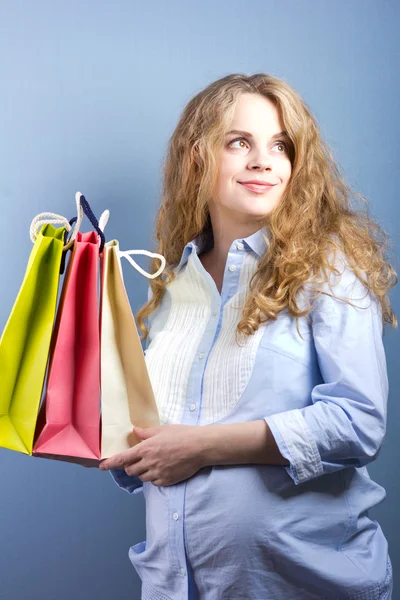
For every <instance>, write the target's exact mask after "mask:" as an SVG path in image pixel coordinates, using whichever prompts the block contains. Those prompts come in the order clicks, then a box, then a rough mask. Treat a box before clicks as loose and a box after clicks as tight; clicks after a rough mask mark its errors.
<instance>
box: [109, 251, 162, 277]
mask: <svg viewBox="0 0 400 600" xmlns="http://www.w3.org/2000/svg"><path fill="white" fill-rule="evenodd" d="M118 254H119V256H120V257H124V258H126V260H127V261H129V262H130V263H131V265H132V266H133V267H135V269H136V270H137V271H139V272H140V273H142V275H144V276H145V277H147V278H148V279H154V278H155V277H158V275H160V273H162V272H163V271H164V268H165V263H166V260H165V258H164V256H163V255H162V254H157V252H149V251H148V250H120V251H119V252H118ZM130 254H145V255H146V256H150V257H153V258H159V259H160V260H161V266H160V268H159V269H158V271H156V272H155V273H148V272H147V271H144V270H143V269H142V267H140V266H139V265H138V264H137V262H136V261H134V260H133V258H131V256H130Z"/></svg>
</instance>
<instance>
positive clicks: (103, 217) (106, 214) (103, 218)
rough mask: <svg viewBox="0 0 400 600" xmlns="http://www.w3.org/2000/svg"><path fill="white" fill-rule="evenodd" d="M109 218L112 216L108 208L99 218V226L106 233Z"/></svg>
mask: <svg viewBox="0 0 400 600" xmlns="http://www.w3.org/2000/svg"><path fill="white" fill-rule="evenodd" d="M109 218H110V211H109V210H108V209H107V210H105V211H103V212H102V213H101V216H100V219H99V228H100V229H101V230H102V231H103V233H104V229H105V228H106V225H107V223H108V219H109Z"/></svg>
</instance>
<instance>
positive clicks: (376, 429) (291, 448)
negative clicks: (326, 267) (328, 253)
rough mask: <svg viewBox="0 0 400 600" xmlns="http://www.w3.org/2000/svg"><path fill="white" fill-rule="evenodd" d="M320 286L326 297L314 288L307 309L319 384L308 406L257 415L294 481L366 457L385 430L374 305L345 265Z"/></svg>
mask: <svg viewBox="0 0 400 600" xmlns="http://www.w3.org/2000/svg"><path fill="white" fill-rule="evenodd" d="M334 278H336V275H335V276H334ZM330 281H331V279H330ZM324 286H325V287H323V292H325V291H328V292H329V294H332V293H333V294H334V297H332V296H330V295H328V294H326V293H322V294H321V295H320V296H318V298H317V299H316V300H315V303H314V306H313V309H312V313H311V318H312V332H313V339H314V344H315V349H316V354H317V359H318V365H319V368H320V371H321V375H322V379H323V383H320V384H318V385H316V386H315V387H314V388H313V390H312V392H311V404H310V405H308V406H306V407H304V408H301V409H293V410H290V411H285V412H282V413H278V414H274V415H270V416H268V417H265V418H264V420H265V421H266V423H267V424H268V426H269V427H270V429H271V432H272V434H273V436H274V438H275V441H276V443H277V445H278V447H279V450H280V452H281V454H282V456H284V457H285V458H286V459H287V460H288V461H289V463H290V464H289V465H288V466H284V468H285V469H286V471H287V473H288V474H289V475H290V477H291V478H292V479H293V481H294V483H295V484H296V485H297V484H300V483H303V482H305V481H308V480H310V479H313V478H315V477H319V476H321V475H324V474H326V473H332V472H333V471H338V470H339V469H344V468H345V467H351V466H352V467H362V466H364V465H366V464H368V463H370V462H371V461H373V460H374V459H376V458H377V456H378V454H379V452H380V449H381V446H382V443H383V439H384V436H385V433H386V419H387V399H388V391H389V386H388V377H387V366H386V357H385V350H384V346H383V340H382V334H383V325H382V311H381V306H380V303H379V301H378V299H377V298H376V297H375V295H374V294H372V292H370V291H369V290H368V289H367V288H366V286H364V284H363V283H362V282H361V281H360V280H359V279H358V278H357V277H356V276H355V273H354V272H353V271H352V270H351V269H350V268H348V267H347V266H346V267H345V269H344V271H343V272H342V275H341V277H340V278H339V280H338V285H335V286H333V287H330V286H329V284H328V283H327V284H324ZM328 288H329V289H328ZM339 297H343V298H347V299H349V300H350V302H352V303H353V304H354V305H356V306H355V307H354V306H351V305H350V304H348V303H347V302H345V301H344V300H340V299H339Z"/></svg>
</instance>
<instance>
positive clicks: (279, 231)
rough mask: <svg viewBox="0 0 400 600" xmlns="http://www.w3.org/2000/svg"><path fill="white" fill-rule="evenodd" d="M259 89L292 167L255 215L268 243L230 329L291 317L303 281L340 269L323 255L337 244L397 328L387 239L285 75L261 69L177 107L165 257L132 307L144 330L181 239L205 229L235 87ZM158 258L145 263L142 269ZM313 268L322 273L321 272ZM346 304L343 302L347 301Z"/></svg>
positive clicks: (162, 227) (164, 212)
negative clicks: (275, 195)
mask: <svg viewBox="0 0 400 600" xmlns="http://www.w3.org/2000/svg"><path fill="white" fill-rule="evenodd" d="M243 93H253V94H261V95H262V96H264V97H265V98H268V99H269V100H271V101H272V102H273V103H274V105H275V106H276V108H277V110H278V113H279V116H280V118H281V121H282V124H283V126H284V128H285V130H286V131H287V133H288V135H289V138H290V144H289V146H290V148H289V157H290V161H291V164H292V174H291V177H290V180H289V182H288V185H287V187H286V189H285V192H284V194H283V196H282V198H281V200H280V202H279V203H278V204H277V205H276V206H275V207H274V209H273V210H272V211H271V212H270V213H269V214H268V215H266V216H265V219H263V220H262V221H260V228H261V227H263V226H265V225H268V239H266V242H267V250H266V252H265V254H264V256H263V257H262V258H261V260H260V261H259V263H258V266H257V269H256V271H255V273H254V274H253V277H252V279H251V281H250V285H249V293H248V295H247V297H246V301H245V304H244V306H243V307H241V309H242V311H243V312H242V316H241V320H240V321H239V323H238V326H237V333H239V334H242V335H245V336H249V335H253V334H254V332H255V331H256V330H257V329H258V327H259V325H260V323H262V322H265V321H268V320H275V319H276V318H277V316H278V314H279V313H280V312H281V311H282V310H283V309H284V308H287V309H288V311H289V313H290V314H291V315H292V316H294V317H296V320H297V324H298V318H299V317H303V316H305V315H307V314H308V313H309V312H310V310H311V309H312V305H311V304H310V303H308V305H307V306H306V308H304V306H303V308H300V306H299V304H298V294H299V293H301V292H302V291H303V290H304V288H305V284H306V283H307V285H309V284H310V283H314V287H315V291H316V294H317V295H318V294H319V293H321V290H318V289H317V285H318V284H320V283H321V282H325V281H328V280H329V277H330V275H331V274H332V273H335V274H339V273H338V271H337V269H335V266H334V264H332V262H331V261H329V254H330V252H331V251H332V250H333V251H334V250H335V248H336V249H337V250H339V251H340V252H343V253H344V254H345V256H346V257H347V259H348V262H349V264H350V266H351V268H352V269H353V270H354V273H355V275H356V276H357V278H358V279H360V281H362V283H363V284H364V285H365V287H366V288H368V290H369V291H371V292H373V293H374V294H375V295H376V297H377V299H378V300H379V303H380V306H381V309H382V319H383V322H384V323H389V324H390V325H392V326H393V327H395V328H397V325H398V324H397V319H396V317H395V316H394V313H393V312H392V310H391V306H390V301H389V298H388V295H387V294H388V292H389V291H390V289H391V288H392V287H394V285H396V283H397V282H398V277H397V274H396V272H395V270H394V269H393V267H392V266H391V265H390V264H389V263H388V262H387V261H386V260H385V254H386V251H387V246H388V237H387V234H386V233H385V232H384V230H383V229H382V227H380V226H379V225H378V224H377V223H376V222H374V221H373V220H372V219H371V218H370V217H369V215H368V211H366V212H365V214H362V213H361V212H357V211H356V210H354V209H353V208H352V207H351V197H352V196H354V197H358V198H359V199H360V200H361V201H363V202H365V203H366V204H368V201H367V199H366V198H365V197H364V196H362V195H361V194H358V193H356V192H352V190H351V189H350V188H349V187H348V186H347V185H346V184H345V183H344V181H343V178H342V176H341V174H340V172H339V169H338V167H337V166H336V164H335V161H334V159H333V156H332V154H331V152H330V150H329V148H328V146H327V144H326V143H325V142H324V141H323V140H322V138H321V135H320V132H319V129H318V126H317V123H316V120H315V118H314V117H313V115H312V114H311V111H310V110H309V108H308V106H307V104H306V103H305V102H304V101H303V99H302V98H301V97H300V95H299V94H298V93H297V92H296V91H295V90H294V89H293V88H292V87H290V86H289V85H288V84H287V83H286V82H285V81H284V80H281V79H278V78H276V77H273V76H271V75H269V74H265V73H257V74H254V75H244V74H230V75H227V76H226V77H223V78H221V79H218V80H217V81H214V82H213V83H211V84H210V85H209V86H207V87H206V88H205V89H203V90H202V91H200V92H199V93H198V94H197V95H196V96H194V97H193V98H192V99H191V100H190V101H189V102H188V104H187V105H186V106H185V108H184V110H183V113H182V115H181V118H180V120H179V122H178V125H177V127H176V128H175V131H174V132H173V134H172V136H171V138H170V140H169V144H168V149H167V154H166V158H165V162H164V166H163V186H162V198H161V204H160V208H159V210H158V214H157V218H156V231H155V237H153V239H156V240H157V242H158V246H157V250H156V252H157V253H159V254H162V255H163V256H164V257H165V259H166V266H165V269H164V271H163V273H162V274H161V275H160V276H158V277H156V278H154V279H150V285H151V291H152V297H151V298H150V300H149V301H148V302H147V303H146V304H144V305H143V306H142V307H141V308H140V310H139V311H138V312H137V314H136V319H137V323H138V327H139V328H140V330H141V332H142V333H143V337H141V340H145V339H146V338H147V336H148V328H147V326H146V322H145V320H146V318H147V317H148V316H149V315H150V314H151V313H152V312H153V311H154V310H156V308H157V307H158V306H159V304H160V302H161V300H162V298H163V295H164V292H165V288H166V287H167V286H168V285H169V284H170V283H171V282H172V281H173V280H174V279H175V276H176V273H175V272H174V266H176V265H177V264H178V263H179V261H180V258H181V255H182V252H183V249H184V247H185V245H186V244H187V243H188V242H190V241H191V240H192V239H193V238H195V237H196V236H198V235H199V234H200V233H205V232H210V231H211V232H212V226H211V219H210V213H209V210H208V200H209V198H211V197H212V193H213V190H214V186H215V183H216V178H217V169H218V159H219V155H220V152H221V150H222V148H223V144H224V140H225V134H226V132H227V131H228V130H229V126H230V123H231V121H232V118H233V113H234V110H235V105H236V101H237V99H238V97H239V95H240V94H243ZM158 268H159V260H158V259H156V258H155V259H153V260H152V261H151V273H155V272H156V271H157V270H158ZM321 275H322V276H321ZM350 304H351V303H350Z"/></svg>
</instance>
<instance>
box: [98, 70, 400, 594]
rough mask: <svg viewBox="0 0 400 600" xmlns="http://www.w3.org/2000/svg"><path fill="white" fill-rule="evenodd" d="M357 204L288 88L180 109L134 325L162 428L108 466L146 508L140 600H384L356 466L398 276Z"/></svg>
mask: <svg viewBox="0 0 400 600" xmlns="http://www.w3.org/2000/svg"><path fill="white" fill-rule="evenodd" d="M350 193H351V190H350V189H349V188H348V187H347V186H346V185H345V184H344V182H343V180H342V178H341V176H340V174H339V172H338V169H337V167H336V166H335V164H334V161H333V159H332V157H331V155H330V153H329V150H328V148H327V146H326V145H325V143H324V142H323V141H322V140H321V137H320V134H319V131H318V127H317V124H316V122H315V119H314V118H313V116H312V115H311V113H310V111H309V109H308V108H307V106H306V104H305V103H304V101H303V100H302V99H301V98H300V96H299V95H298V94H297V93H296V91H294V90H293V89H292V88H291V87H290V86H289V85H288V84H287V83H286V82H284V81H282V80H279V79H277V78H275V77H272V76H270V75H266V74H255V75H251V76H246V75H241V74H233V75H229V76H227V77H224V78H222V79H220V80H218V81H215V82H214V83H212V84H211V85H209V86H208V87H207V88H206V89H204V90H203V91H201V92H200V93H199V94H197V95H196V96H195V97H194V98H193V99H192V100H191V101H190V102H189V103H188V105H187V106H186V108H185V109H184V111H183V114H182V116H181V119H180V121H179V123H178V126H177V127H176V129H175V131H174V133H173V135H172V138H171V141H170V145H169V149H168V155H167V161H166V165H165V175H164V187H163V201H162V203H161V207H160V209H159V213H158V219H157V224H156V236H157V240H158V247H157V252H158V253H161V254H163V255H164V256H165V258H166V265H167V266H166V269H165V270H164V273H163V274H162V275H161V276H160V277H158V278H155V279H153V280H151V288H150V289H149V301H148V303H146V304H145V306H144V307H142V308H141V310H140V311H139V312H138V314H137V319H138V324H139V327H140V329H141V331H142V332H143V333H144V337H143V339H146V338H147V335H148V333H149V344H148V346H147V350H146V364H147V368H148V371H149V374H150V378H151V382H152V386H153V389H154V393H155V397H156V400H157V405H158V409H159V414H160V423H161V425H160V427H155V428H148V429H139V428H135V430H134V431H135V433H136V434H137V436H138V438H139V439H140V440H141V441H140V443H138V444H137V445H136V446H134V447H133V448H131V449H130V450H128V451H126V452H124V453H122V454H119V455H116V456H114V457H111V458H110V459H108V460H106V461H105V462H104V463H103V465H102V468H109V469H111V474H112V476H113V477H114V479H115V481H116V482H117V484H118V485H119V486H120V487H122V488H123V489H125V490H126V491H128V492H129V493H137V492H139V491H143V493H144V496H145V501H146V540H145V541H143V542H139V543H138V544H135V545H134V546H133V547H132V548H131V549H130V553H129V556H130V559H131V561H132V563H133V565H134V567H135V568H136V570H137V572H138V574H139V576H140V577H141V579H142V598H145V599H150V598H152V599H153V598H158V599H170V600H182V599H184V598H200V599H201V600H225V599H226V600H228V599H229V600H238V599H242V598H243V599H246V600H251V599H254V600H256V599H257V600H273V599H274V600H316V599H332V600H341V599H361V598H362V599H363V600H366V599H368V600H375V599H376V600H378V599H388V598H390V597H391V589H392V575H391V562H390V558H389V554H388V544H387V540H386V538H385V536H384V534H383V532H382V529H381V528H380V526H379V524H378V523H377V522H376V521H374V520H372V519H371V518H370V517H369V515H368V511H369V509H370V508H372V507H373V506H376V505H377V504H378V503H380V502H381V501H382V500H383V499H384V498H385V490H384V489H383V488H382V486H380V485H378V484H377V483H375V482H374V481H372V480H371V479H370V477H369V475H368V471H367V466H366V465H368V463H370V462H371V461H372V460H374V459H375V458H376V457H377V455H378V453H379V450H380V448H381V445H382V442H383V439H384V435H385V430H386V408H387V396H388V381H387V371H386V361H385V352H384V347H383V343H382V332H383V323H384V322H386V323H388V324H390V325H392V326H393V327H396V326H397V320H396V317H395V316H394V314H393V312H392V310H391V308H390V302H389V299H388V296H387V293H388V291H389V290H390V289H391V288H392V287H393V286H394V285H395V283H397V275H396V273H395V271H394V270H393V268H392V267H391V266H390V265H389V263H388V262H386V261H385V257H384V251H385V245H386V234H385V233H384V232H383V230H382V229H381V228H380V227H379V226H378V225H377V224H375V223H373V222H372V221H371V220H370V219H369V218H368V216H365V215H362V214H358V213H356V212H355V211H353V209H352V208H351V207H350ZM355 195H356V196H359V195H358V194H355ZM359 197H361V196H359ZM379 238H381V239H379ZM156 263H157V261H156V260H154V265H153V270H152V272H153V273H154V272H155V270H156V269H157V268H158V264H156ZM146 318H147V325H148V328H147V327H146V326H145V325H144V320H145V319H146Z"/></svg>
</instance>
